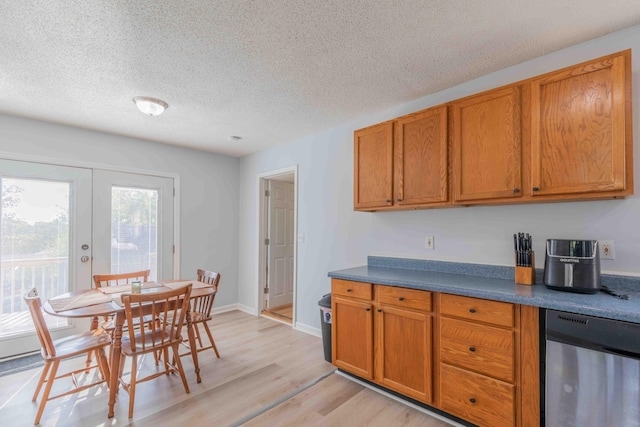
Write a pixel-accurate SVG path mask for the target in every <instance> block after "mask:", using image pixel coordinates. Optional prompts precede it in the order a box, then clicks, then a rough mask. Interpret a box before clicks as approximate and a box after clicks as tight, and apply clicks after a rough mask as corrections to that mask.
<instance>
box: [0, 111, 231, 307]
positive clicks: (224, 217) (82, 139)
mask: <svg viewBox="0 0 640 427" xmlns="http://www.w3.org/2000/svg"><path fill="white" fill-rule="evenodd" d="M2 153H5V155H6V154H7V153H9V154H10V153H14V154H18V155H29V156H38V157H46V158H52V159H58V160H61V161H62V162H63V163H64V162H67V163H73V164H77V163H91V164H96V163H97V164H101V165H109V166H116V167H121V168H131V169H136V170H146V171H158V172H165V173H167V172H168V173H174V174H179V175H180V210H181V212H180V231H181V239H180V247H181V261H180V271H181V276H182V277H184V278H186V279H191V278H195V274H196V269H197V268H206V269H210V270H215V271H219V272H220V273H221V275H222V279H221V282H220V293H219V295H218V296H216V307H221V306H224V305H228V304H235V303H236V302H237V300H238V293H237V274H238V258H237V254H238V244H237V241H238V239H237V235H238V195H237V190H238V168H239V161H238V159H236V158H233V157H228V156H223V155H218V154H213V153H207V152H203V151H197V150H191V149H186V148H179V147H174V146H170V145H165V144H158V143H154V142H148V141H143V140H139V139H133V138H126V137H122V136H116V135H111V134H106V133H100V132H93V131H89V130H85V129H78V128H73V127H69V126H62V125H56V124H51V123H45V122H40V121H36V120H29V119H24V118H18V117H11V116H6V115H0V157H2Z"/></svg>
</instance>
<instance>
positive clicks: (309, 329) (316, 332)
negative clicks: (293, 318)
mask: <svg viewBox="0 0 640 427" xmlns="http://www.w3.org/2000/svg"><path fill="white" fill-rule="evenodd" d="M293 329H295V330H298V331H300V332H304V333H306V334H309V335H313V336H314V337H318V338H322V331H321V330H320V329H318V328H314V327H313V326H309V325H305V324H304V323H300V322H296V325H295V326H294V327H293Z"/></svg>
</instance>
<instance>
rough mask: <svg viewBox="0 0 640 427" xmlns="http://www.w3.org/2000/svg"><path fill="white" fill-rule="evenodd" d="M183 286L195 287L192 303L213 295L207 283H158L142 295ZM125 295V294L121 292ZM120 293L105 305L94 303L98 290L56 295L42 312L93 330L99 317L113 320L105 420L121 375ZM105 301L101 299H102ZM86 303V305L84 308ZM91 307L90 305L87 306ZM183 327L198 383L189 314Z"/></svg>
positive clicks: (192, 290) (122, 309) (121, 311)
mask: <svg viewBox="0 0 640 427" xmlns="http://www.w3.org/2000/svg"><path fill="white" fill-rule="evenodd" d="M183 282H184V284H185V285H186V284H188V283H192V284H194V285H195V286H194V287H193V288H192V289H191V299H194V298H198V297H202V296H205V295H210V294H212V293H214V292H215V290H214V288H213V287H212V286H210V285H208V284H206V283H202V282H197V281H184V280H182V281H178V280H172V281H163V282H160V284H159V285H156V286H155V287H148V288H145V287H144V284H143V288H142V291H141V292H142V293H143V294H147V293H158V292H163V291H168V290H171V289H175V288H171V287H169V286H165V284H166V285H171V284H179V283H183ZM123 293H124V292H123ZM121 294H122V293H111V300H110V301H105V302H99V303H95V302H96V301H97V300H100V299H101V298H97V297H98V296H99V295H104V294H103V293H102V292H101V291H100V290H99V289H85V290H79V291H73V292H67V293H65V294H61V295H57V296H55V297H53V298H51V299H50V300H49V301H47V302H45V303H44V304H43V309H44V311H45V312H47V313H48V314H51V315H53V316H59V317H68V318H90V319H95V320H94V321H93V322H92V327H96V326H97V319H98V318H99V317H100V316H114V322H113V323H114V330H113V333H112V341H111V350H110V352H109V372H107V373H106V374H107V375H108V381H107V384H108V386H109V409H108V413H107V416H108V417H109V418H112V417H113V415H114V406H115V403H116V393H117V391H118V385H119V378H118V376H119V373H120V361H121V357H120V355H121V348H122V329H123V326H124V323H125V313H124V306H123V305H120V304H118V303H116V302H114V301H113V299H115V298H116V297H119V296H120V295H121ZM102 299H104V298H102ZM56 300H57V301H58V302H60V301H65V300H73V302H74V304H73V307H72V308H69V309H64V310H60V309H59V308H58V311H56V310H55V309H54V307H53V306H52V302H53V303H54V304H55V302H56ZM84 303H86V304H87V305H85V304H84ZM89 304H90V305H89ZM185 317H186V323H187V325H186V326H187V333H188V336H189V347H190V348H191V349H192V351H191V357H192V358H193V366H194V368H195V373H196V379H197V381H198V382H201V381H202V379H201V378H200V367H199V365H198V351H197V347H196V336H195V333H194V331H193V327H192V324H191V315H190V313H189V312H187V313H186V315H185Z"/></svg>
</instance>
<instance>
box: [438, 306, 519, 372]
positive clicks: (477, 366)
mask: <svg viewBox="0 0 640 427" xmlns="http://www.w3.org/2000/svg"><path fill="white" fill-rule="evenodd" d="M513 342H514V337H513V331H510V330H506V329H500V328H493V327H491V326H485V325H480V324H476V323H472V322H466V321H464V320H457V319H449V318H446V317H443V318H441V319H440V357H441V360H442V361H443V362H446V363H449V364H451V365H456V366H459V367H462V368H466V369H471V370H473V371H476V372H480V373H482V374H485V375H489V376H491V377H494V378H498V379H501V380H503V381H507V382H511V383H512V382H513V381H514V373H513V356H514V355H513V352H514V344H513Z"/></svg>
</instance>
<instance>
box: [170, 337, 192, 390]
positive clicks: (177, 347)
mask: <svg viewBox="0 0 640 427" xmlns="http://www.w3.org/2000/svg"><path fill="white" fill-rule="evenodd" d="M171 348H172V349H173V357H174V358H175V359H176V366H177V367H178V372H179V373H180V378H181V379H182V384H183V385H184V391H185V392H187V393H191V392H190V391H189V384H187V377H186V376H185V375H184V369H182V361H181V360H180V354H178V353H179V351H180V344H179V343H178V344H176V345H174V346H172V347H171Z"/></svg>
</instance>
